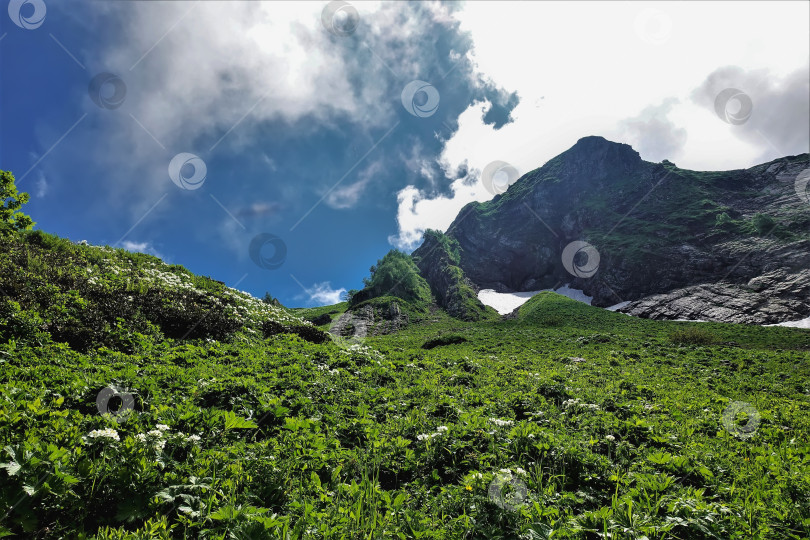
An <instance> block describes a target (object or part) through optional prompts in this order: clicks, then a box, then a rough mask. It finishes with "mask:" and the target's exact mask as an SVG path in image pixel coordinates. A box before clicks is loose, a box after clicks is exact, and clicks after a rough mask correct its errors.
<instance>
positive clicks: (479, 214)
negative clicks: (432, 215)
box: [414, 137, 810, 323]
mask: <svg viewBox="0 0 810 540" xmlns="http://www.w3.org/2000/svg"><path fill="white" fill-rule="evenodd" d="M808 168H810V155H808V154H802V155H800V156H788V157H785V158H781V159H778V160H775V161H772V162H769V163H765V164H762V165H757V166H755V167H751V168H749V169H744V170H735V171H716V172H699V171H690V170H685V169H680V168H678V167H677V166H675V165H674V164H672V163H670V162H668V161H664V162H662V163H650V162H646V161H643V160H642V159H641V158H640V156H639V154H638V153H637V152H635V151H634V150H633V149H632V148H631V147H630V146H628V145H626V144H618V143H613V142H610V141H607V140H605V139H603V138H601V137H585V138H583V139H580V140H579V141H578V142H577V143H576V144H575V145H574V146H573V147H572V148H570V149H569V150H567V151H566V152H564V153H562V154H560V155H559V156H557V157H555V158H553V159H551V160H549V162H547V163H546V164H545V165H544V166H543V167H541V168H539V169H536V170H534V171H531V172H529V173H527V174H525V175H524V176H523V177H521V178H520V179H519V180H518V181H517V182H516V183H515V184H513V185H512V186H510V187H509V189H508V191H507V192H506V193H504V194H502V195H499V196H496V197H495V198H494V199H492V200H491V201H488V202H486V203H470V204H469V205H467V206H465V207H464V208H463V209H462V210H461V212H460V213H459V215H458V216H457V217H456V219H455V220H454V222H453V223H452V225H451V226H450V228H449V229H448V232H447V237H449V239H450V240H451V241H452V242H456V243H457V245H458V253H459V259H458V262H457V263H456V264H455V265H454V264H452V263H453V261H452V260H450V261H449V262H448V258H449V257H448V256H444V258H442V254H441V250H436V251H438V252H439V253H438V254H433V255H432V256H426V255H425V253H426V252H427V251H429V247H430V245H431V241H430V239H428V238H426V241H425V243H424V244H423V245H422V246H421V247H420V248H419V249H418V250H416V251H415V252H414V259H415V260H417V264H418V265H419V268H420V271H421V272H422V273H423V275H424V276H425V279H426V280H427V281H428V282H429V283H430V284H431V286H432V287H434V294H435V295H436V297H437V298H438V299H439V301H440V303H441V305H442V306H443V307H445V308H446V309H448V311H450V310H451V309H456V306H457V305H458V304H459V303H462V304H463V302H458V301H457V302H456V303H455V304H454V302H453V297H454V295H455V296H458V295H457V293H455V292H454V291H455V290H456V289H457V288H458V284H459V283H464V284H466V285H467V287H469V288H470V289H472V290H475V291H477V290H480V289H483V288H490V289H495V290H496V291H500V292H515V291H531V290H539V289H546V288H556V287H557V286H560V285H564V284H566V283H568V284H570V286H571V287H572V288H577V289H583V290H584V292H585V294H587V295H589V296H593V301H592V302H593V304H594V305H596V306H603V307H606V306H610V305H613V304H617V303H619V302H623V301H631V304H629V305H628V306H626V307H625V308H623V310H622V311H625V312H627V313H631V314H634V315H640V316H644V317H652V318H679V319H688V318H694V319H705V320H715V321H728V322H752V323H753V322H756V323H772V322H781V321H785V320H794V319H798V318H802V317H807V316H808V315H810V294H808V292H809V291H810V274H808V271H807V269H808V268H810V260H808V251H810V250H808V245H809V244H808V242H810V205H808V204H807V202H806V201H804V200H802V199H801V197H799V196H798V195H797V193H796V188H795V183H796V178H797V176H798V175H799V174H800V173H802V171H804V170H807V169H808ZM577 241H579V242H583V243H587V244H589V245H591V246H593V248H594V250H592V251H589V250H588V249H581V250H579V252H577V250H573V251H572V252H570V253H568V255H570V256H569V257H568V260H567V261H564V257H563V255H564V254H565V253H566V252H565V248H566V246H568V245H569V244H571V243H572V242H577ZM566 262H567V264H566ZM452 267H455V268H458V269H459V272H456V273H455V274H452V275H451V274H449V273H448V270H447V268H452ZM591 269H595V270H596V271H595V273H590V272H589V270H591ZM451 313H452V312H451Z"/></svg>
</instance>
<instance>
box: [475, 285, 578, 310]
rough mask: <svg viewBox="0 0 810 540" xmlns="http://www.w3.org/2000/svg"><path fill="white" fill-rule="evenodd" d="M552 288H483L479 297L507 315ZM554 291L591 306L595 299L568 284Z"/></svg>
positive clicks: (486, 303) (485, 303)
mask: <svg viewBox="0 0 810 540" xmlns="http://www.w3.org/2000/svg"><path fill="white" fill-rule="evenodd" d="M552 290H553V289H543V290H540V291H525V292H514V293H499V292H495V291H494V290H493V289H482V290H481V291H479V293H478V299H479V300H480V301H481V303H482V304H484V305H486V306H490V307H492V308H495V311H497V312H498V313H499V314H501V315H506V314H507V313H512V312H513V311H514V310H515V309H517V308H518V307H520V306H522V305H523V304H525V303H526V302H527V301H528V300H529V298H531V297H532V296H534V295H535V294H537V293H539V292H544V291H552ZM554 292H555V293H557V294H561V295H563V296H567V297H568V298H570V299H571V300H576V301H577V302H583V303H585V304H588V305H589V306H590V305H591V300H593V296H588V295H586V294H585V293H584V292H583V291H581V290H579V289H572V288H570V287H569V286H568V284H565V285H564V286H562V287H560V288H559V289H557V290H554Z"/></svg>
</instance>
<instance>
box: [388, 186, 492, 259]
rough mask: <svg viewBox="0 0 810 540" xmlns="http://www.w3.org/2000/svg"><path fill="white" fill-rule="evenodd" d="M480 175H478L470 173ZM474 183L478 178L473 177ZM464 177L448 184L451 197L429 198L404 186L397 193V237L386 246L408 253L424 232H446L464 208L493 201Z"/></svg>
mask: <svg viewBox="0 0 810 540" xmlns="http://www.w3.org/2000/svg"><path fill="white" fill-rule="evenodd" d="M473 172H476V173H479V174H480V171H473ZM473 178H474V179H476V180H477V178H478V176H477V175H476V176H475V177H473ZM470 180H471V179H470V178H469V177H464V178H459V179H457V180H455V181H453V183H452V184H450V189H451V191H452V196H449V197H448V196H444V195H439V196H437V197H433V198H430V197H428V196H426V195H425V193H424V192H423V191H420V190H419V189H417V188H416V187H415V186H407V187H405V188H404V189H402V190H400V191H399V193H397V202H398V203H399V208H398V210H397V223H398V225H399V234H397V235H391V236H389V237H388V242H389V243H391V244H392V245H394V246H396V247H397V248H399V249H401V250H404V251H410V250H413V249H415V248H416V247H417V246H418V245H419V244H420V243H421V241H422V233H423V232H425V229H438V230H440V231H446V230H447V228H448V227H449V226H450V224H451V223H452V222H453V220H454V219H455V218H456V215H457V214H458V213H459V211H460V210H461V209H462V208H463V207H464V205H465V204H467V203H470V202H473V201H479V202H482V201H485V200H488V199H490V198H491V197H492V195H490V194H489V193H488V192H487V191H486V190H485V189H484V188H483V186H482V185H481V184H480V183H479V182H477V181H475V182H473V183H472V184H470Z"/></svg>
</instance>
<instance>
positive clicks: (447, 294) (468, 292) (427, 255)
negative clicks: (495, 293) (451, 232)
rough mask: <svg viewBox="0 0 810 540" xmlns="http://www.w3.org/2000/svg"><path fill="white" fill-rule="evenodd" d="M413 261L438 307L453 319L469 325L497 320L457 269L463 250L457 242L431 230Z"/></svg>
mask: <svg viewBox="0 0 810 540" xmlns="http://www.w3.org/2000/svg"><path fill="white" fill-rule="evenodd" d="M412 257H413V260H414V261H415V263H416V265H417V266H418V267H419V271H420V272H421V274H422V275H423V276H424V277H425V279H426V280H427V282H428V283H429V284H430V288H431V291H432V292H433V294H434V297H435V298H436V300H437V302H438V304H439V305H440V306H441V307H442V308H444V309H445V310H446V311H447V312H448V313H449V314H450V315H452V316H453V317H456V318H458V319H462V320H466V321H477V320H483V319H487V318H492V317H497V314H496V313H495V311H494V310H493V309H492V308H489V307H487V306H485V305H484V304H482V303H481V301H480V300H478V295H477V293H476V291H475V289H474V288H473V285H472V283H471V282H470V280H469V279H467V277H466V276H465V275H464V271H463V270H462V269H461V268H460V267H459V266H458V265H459V262H460V260H461V248H460V246H459V244H458V241H457V240H456V239H454V238H452V237H450V236H448V235H446V234H444V233H442V232H441V231H434V230H431V229H428V230H427V231H425V233H424V241H423V242H422V245H421V246H419V248H418V249H416V251H414V252H413V255H412Z"/></svg>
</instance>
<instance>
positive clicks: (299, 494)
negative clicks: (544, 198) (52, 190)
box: [0, 232, 810, 540]
mask: <svg viewBox="0 0 810 540" xmlns="http://www.w3.org/2000/svg"><path fill="white" fill-rule="evenodd" d="M0 242H1V243H2V245H1V246H0V288H2V291H3V292H4V293H5V296H3V297H2V300H1V301H0V306H2V307H0V310H2V311H1V312H0V393H1V394H0V395H2V398H0V448H2V455H0V462H1V463H0V536H9V537H11V538H98V539H114V538H115V539H121V538H132V539H134V538H211V539H214V538H216V539H220V538H239V539H242V538H244V539H247V538H250V539H263V538H273V539H275V538H278V539H280V538H285V539H286V538H307V539H309V538H312V539H319V538H324V539H340V538H345V539H356V538H357V539H359V538H368V539H372V538H374V539H376V538H398V539H407V538H425V539H428V538H430V539H451V538H468V539H482V540H483V539H494V538H504V539H506V538H509V539H517V538H527V539H529V538H530V539H540V538H559V539H596V538H613V539H623V538H628V539H629V538H634V539H642V538H649V539H663V538H673V539H674V538H689V539H710V538H711V539H729V538H734V539H750V538H774V539H776V538H796V539H798V538H807V537H808V536H810V495H809V494H810V443H808V441H810V414H808V413H809V412H810V383H808V381H809V380H810V366H809V364H808V361H810V332H808V331H806V330H799V329H790V328H764V327H745V326H733V325H725V324H696V323H667V322H657V321H650V320H640V319H634V318H631V317H628V316H625V315H622V314H616V313H611V312H607V311H604V310H600V309H598V308H592V307H590V306H586V305H584V304H581V303H576V302H573V301H571V300H569V299H566V298H563V297H561V296H559V295H556V294H553V293H543V294H540V295H538V296H536V297H534V298H532V299H531V300H530V301H529V302H527V303H526V304H525V305H524V306H523V307H522V308H521V309H520V311H519V313H518V316H517V318H515V319H511V320H501V319H493V320H486V321H479V322H464V321H461V320H458V319H454V318H451V317H448V316H447V315H446V314H444V313H442V312H436V313H433V314H430V313H425V314H423V315H422V316H421V318H416V317H414V318H413V319H412V320H411V324H410V325H409V326H407V327H406V328H405V329H404V330H402V331H400V332H397V333H394V334H390V335H385V336H369V337H367V338H366V339H365V340H364V341H363V343H362V344H356V345H354V346H352V347H344V346H340V345H338V344H336V343H333V342H332V341H331V340H326V341H324V334H323V333H322V332H321V331H320V330H318V328H315V327H313V326H312V325H311V324H308V323H306V322H304V321H303V320H302V319H301V318H300V317H305V316H306V317H310V316H317V315H322V314H324V313H326V314H328V315H329V316H330V318H334V317H337V316H338V315H339V314H340V313H342V312H343V311H344V310H345V309H346V304H345V303H344V304H339V305H337V306H329V307H325V308H317V309H314V310H285V309H283V308H278V307H274V306H271V305H268V304H265V303H263V302H261V301H259V300H256V299H252V298H250V297H249V295H246V294H244V293H240V292H238V291H234V290H233V289H229V288H227V287H225V286H224V285H222V284H221V283H219V282H216V281H214V280H211V279H209V278H204V277H199V276H194V275H192V274H190V273H189V272H187V271H186V270H185V269H183V268H182V267H179V266H167V265H164V264H163V263H162V262H161V261H159V260H158V259H155V258H153V257H149V256H146V255H140V254H131V253H127V252H124V251H122V250H113V249H110V248H100V247H92V246H77V245H74V244H72V243H70V242H68V241H66V240H62V239H58V238H55V237H53V236H50V235H46V234H43V233H27V232H14V233H7V234H6V235H5V236H4V237H2V239H0ZM419 289H420V288H419V287H417V289H414V290H419ZM330 312H334V313H330ZM327 327H328V323H325V324H324V325H322V326H321V328H327ZM738 402H745V403H748V404H750V408H747V406H744V405H739V404H738ZM100 411H106V414H101V412H100ZM741 411H742V412H741ZM746 412H747V414H748V416H746V415H745V414H743V413H746ZM755 416H756V419H755V420H751V418H754V417H755Z"/></svg>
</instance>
